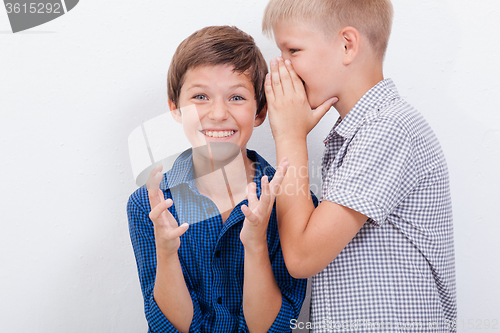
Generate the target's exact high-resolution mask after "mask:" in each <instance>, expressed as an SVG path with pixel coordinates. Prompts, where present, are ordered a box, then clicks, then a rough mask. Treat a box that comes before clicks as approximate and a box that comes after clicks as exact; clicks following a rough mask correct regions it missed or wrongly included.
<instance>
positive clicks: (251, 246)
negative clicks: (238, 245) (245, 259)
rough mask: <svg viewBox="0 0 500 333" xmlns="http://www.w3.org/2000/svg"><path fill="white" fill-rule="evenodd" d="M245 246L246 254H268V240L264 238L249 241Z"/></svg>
mask: <svg viewBox="0 0 500 333" xmlns="http://www.w3.org/2000/svg"><path fill="white" fill-rule="evenodd" d="M243 247H244V248H245V255H247V254H250V255H260V254H266V255H267V254H268V252H269V250H268V248H267V240H266V239H264V240H263V241H253V242H249V243H248V244H246V245H245V244H243Z"/></svg>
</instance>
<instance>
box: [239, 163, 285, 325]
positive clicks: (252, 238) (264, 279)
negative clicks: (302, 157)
mask: <svg viewBox="0 0 500 333" xmlns="http://www.w3.org/2000/svg"><path fill="white" fill-rule="evenodd" d="M286 167H287V164H286V160H284V161H282V162H281V163H280V166H279V167H278V171H277V172H276V174H275V177H274V178H273V180H272V181H271V184H269V182H268V178H267V176H264V177H263V178H262V194H261V197H260V200H259V199H257V196H256V188H255V186H256V185H255V183H251V184H250V185H249V190H248V207H247V206H242V207H241V210H242V212H243V214H244V215H245V217H246V218H245V221H244V222H243V228H242V229H241V233H240V239H241V242H242V243H243V246H244V247H245V262H244V270H245V271H244V282H243V313H244V316H245V321H246V323H247V326H248V329H249V331H250V332H267V331H268V330H269V328H270V327H271V325H272V324H273V322H274V321H275V319H276V317H277V316H278V313H279V312H280V309H281V306H282V296H281V290H280V288H279V287H278V284H277V282H276V279H275V277H274V273H273V270H272V266H271V261H270V260H269V250H268V245H267V226H268V222H269V218H270V216H271V212H272V209H273V205H274V199H275V193H276V191H277V188H278V187H279V184H280V183H281V181H282V180H283V176H284V174H285V173H286Z"/></svg>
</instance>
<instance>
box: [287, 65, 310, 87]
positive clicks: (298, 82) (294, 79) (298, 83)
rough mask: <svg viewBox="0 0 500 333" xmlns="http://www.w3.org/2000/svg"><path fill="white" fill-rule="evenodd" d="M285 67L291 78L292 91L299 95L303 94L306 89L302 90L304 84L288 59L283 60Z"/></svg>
mask: <svg viewBox="0 0 500 333" xmlns="http://www.w3.org/2000/svg"><path fill="white" fill-rule="evenodd" d="M285 66H286V69H288V73H289V74H290V78H291V80H292V83H293V89H294V90H295V92H296V93H300V94H302V93H303V94H305V93H306V89H305V88H304V83H303V82H302V80H301V79H300V77H299V76H298V75H297V73H296V72H295V69H293V65H292V62H291V61H290V60H288V59H287V60H285Z"/></svg>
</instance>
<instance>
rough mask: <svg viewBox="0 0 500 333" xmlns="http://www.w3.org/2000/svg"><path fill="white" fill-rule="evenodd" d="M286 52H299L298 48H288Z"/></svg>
mask: <svg viewBox="0 0 500 333" xmlns="http://www.w3.org/2000/svg"><path fill="white" fill-rule="evenodd" d="M288 52H290V54H294V53H295V52H299V50H298V49H290V50H288Z"/></svg>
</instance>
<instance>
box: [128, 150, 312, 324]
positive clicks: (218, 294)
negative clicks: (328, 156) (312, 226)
mask: <svg viewBox="0 0 500 333" xmlns="http://www.w3.org/2000/svg"><path fill="white" fill-rule="evenodd" d="M247 156H248V157H249V158H250V160H251V161H253V162H254V163H253V165H254V169H255V178H254V181H255V182H256V184H257V195H258V196H259V197H260V190H261V177H263V176H264V175H267V176H268V177H269V179H272V177H273V175H274V172H275V170H274V168H273V167H272V166H270V165H269V164H268V163H267V162H266V161H265V160H264V159H263V158H262V157H261V156H259V155H258V154H257V153H256V152H254V151H251V150H248V151H247ZM193 175H194V170H193V163H192V151H191V150H187V151H186V152H184V153H183V154H181V155H180V156H179V158H178V159H177V160H176V162H175V163H174V165H173V167H172V169H171V170H169V171H168V172H167V173H166V174H165V175H164V178H163V181H162V184H161V188H162V190H163V192H164V194H165V198H173V200H174V205H173V206H172V207H171V208H170V209H169V210H170V212H171V213H172V215H173V216H174V217H175V218H176V219H177V221H178V222H187V223H189V224H190V227H189V229H188V230H187V231H186V233H185V234H184V235H183V236H181V246H180V248H179V259H180V263H181V266H182V270H183V273H184V278H185V281H186V284H187V287H188V290H189V292H190V294H191V298H192V300H193V306H194V316H193V321H192V323H191V327H190V330H189V331H190V332H248V327H247V325H246V322H245V318H244V316H243V306H242V300H243V263H244V247H243V245H242V243H241V241H240V231H241V228H242V226H243V220H244V218H245V216H244V215H243V213H242V212H241V205H242V204H248V201H247V200H244V201H242V202H240V203H239V204H238V205H237V206H236V207H235V208H234V209H233V211H232V212H231V215H230V216H229V218H228V219H227V220H226V221H225V223H222V219H221V216H220V213H219V212H218V209H217V206H216V205H215V204H214V203H213V201H212V200H210V199H209V198H207V197H206V196H204V195H201V194H200V192H199V191H198V190H197V189H196V186H195V181H194V177H193ZM314 199H315V202H316V204H317V199H316V198H314ZM127 211H128V219H129V228H130V237H131V240H132V245H133V248H134V252H135V257H136V260H137V268H138V271H139V280H140V283H141V288H142V293H143V296H144V307H145V314H146V319H147V321H148V324H149V331H148V332H157V333H158V332H178V331H177V330H176V329H175V328H174V327H173V326H172V325H171V323H170V322H169V321H168V319H167V318H165V316H164V315H163V313H162V312H161V310H160V309H159V307H158V305H157V304H156V302H155V300H154V298H153V288H154V283H155V274H156V251H155V240H154V229H153V223H152V221H151V220H150V219H149V217H148V214H149V212H150V204H149V200H148V194H147V190H146V188H145V187H141V188H139V189H138V190H137V191H136V192H134V193H133V194H132V195H131V196H130V199H129V202H128V206H127ZM181 211H182V214H179V213H180V212H181ZM214 212H215V213H214ZM179 216H182V219H183V221H179ZM267 237H268V238H267V241H268V248H269V258H270V261H271V265H272V269H273V272H274V276H275V277H276V281H277V283H278V285H279V287H280V289H281V293H282V296H283V297H282V299H283V301H282V307H281V310H280V312H279V314H278V316H277V318H276V320H275V321H274V323H273V325H272V326H271V328H270V329H269V332H289V331H290V320H291V319H293V318H297V316H298V315H299V312H300V308H301V306H302V302H303V300H304V296H305V291H306V283H307V280H297V279H294V278H292V277H291V276H290V275H289V274H288V271H287V269H286V267H285V263H284V260H283V254H282V252H281V246H280V242H279V238H278V228H277V222H276V210H275V208H273V212H272V215H271V219H270V221H269V226H268V234H267Z"/></svg>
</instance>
